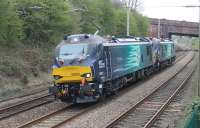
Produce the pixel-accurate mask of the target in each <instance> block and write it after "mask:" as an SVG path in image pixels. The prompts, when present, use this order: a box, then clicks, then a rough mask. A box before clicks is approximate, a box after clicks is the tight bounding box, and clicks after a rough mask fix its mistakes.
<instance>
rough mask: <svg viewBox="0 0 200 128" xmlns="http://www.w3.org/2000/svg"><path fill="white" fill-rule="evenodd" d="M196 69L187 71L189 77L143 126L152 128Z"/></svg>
mask: <svg viewBox="0 0 200 128" xmlns="http://www.w3.org/2000/svg"><path fill="white" fill-rule="evenodd" d="M194 69H195V68H193V70H192V71H190V72H189V73H187V75H186V76H187V77H186V78H185V79H184V80H183V81H182V82H181V84H180V85H179V87H178V88H177V89H176V90H175V91H174V93H173V94H172V95H171V96H170V97H169V98H168V99H167V101H166V102H165V103H164V104H163V105H162V106H161V108H160V109H159V110H158V111H157V112H156V113H155V114H154V115H153V117H152V118H151V119H150V120H149V121H148V122H147V123H146V124H145V126H144V127H143V128H150V127H151V126H152V125H153V123H154V122H155V121H156V119H158V118H159V116H160V115H161V113H162V112H163V111H164V110H165V109H166V108H167V107H168V105H169V104H170V103H171V102H172V100H173V98H174V97H175V96H176V95H177V94H178V93H179V91H180V90H181V89H182V88H183V86H184V85H185V83H186V82H187V81H188V80H189V79H190V78H191V76H192V74H193V73H194Z"/></svg>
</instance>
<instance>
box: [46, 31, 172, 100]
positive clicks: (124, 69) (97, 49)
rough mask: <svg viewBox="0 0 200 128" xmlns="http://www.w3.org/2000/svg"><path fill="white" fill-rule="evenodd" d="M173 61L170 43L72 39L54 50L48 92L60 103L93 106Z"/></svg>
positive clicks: (74, 36) (78, 37)
mask: <svg viewBox="0 0 200 128" xmlns="http://www.w3.org/2000/svg"><path fill="white" fill-rule="evenodd" d="M174 60H175V48H174V43H173V42H172V41H169V40H165V41H159V40H150V39H147V38H136V37H128V38H113V39H110V40H109V39H105V38H102V37H100V36H97V35H87V34H86V35H84V34H81V35H72V36H68V37H65V39H64V40H63V41H62V42H61V43H60V44H59V45H58V46H57V47H56V51H55V57H54V64H53V70H52V75H53V76H54V86H53V87H50V88H49V90H50V93H53V94H54V95H55V96H56V97H58V98H59V99H61V100H62V101H70V102H74V103H87V102H95V101H97V100H99V99H101V98H104V97H105V96H106V95H108V94H111V93H113V92H115V91H117V90H119V89H120V88H122V87H123V86H125V85H126V84H127V82H130V81H136V80H138V79H141V78H143V77H145V76H148V75H150V74H151V73H152V72H154V71H155V70H157V69H160V68H161V67H163V66H166V65H169V64H172V63H173V62H174Z"/></svg>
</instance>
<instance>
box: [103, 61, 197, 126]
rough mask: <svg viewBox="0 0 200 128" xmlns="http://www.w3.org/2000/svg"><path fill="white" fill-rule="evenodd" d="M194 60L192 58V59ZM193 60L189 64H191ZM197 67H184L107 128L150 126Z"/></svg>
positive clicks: (120, 115)
mask: <svg viewBox="0 0 200 128" xmlns="http://www.w3.org/2000/svg"><path fill="white" fill-rule="evenodd" d="M191 61H192V60H191ZM191 61H189V63H188V64H187V65H190V64H191V63H190V62H191ZM185 67H186V66H185ZM194 70H195V68H183V69H182V70H181V71H180V72H178V73H176V74H175V75H174V76H173V77H172V78H171V79H169V80H168V81H166V82H164V83H163V84H162V85H161V86H159V87H158V88H157V89H155V90H154V91H152V92H151V93H150V94H149V95H147V96H146V97H144V98H143V99H142V100H140V101H139V102H137V103H136V104H135V105H133V106H131V107H130V108H129V109H128V110H126V111H124V112H123V113H121V114H119V115H118V116H117V117H116V118H114V119H113V120H112V121H111V122H110V123H109V124H106V125H105V126H104V127H105V128H111V127H114V128H119V127H126V128H127V127H131V128H133V127H134V128H137V127H138V128H141V127H143V128H150V127H151V126H153V124H154V122H155V121H156V120H157V119H158V118H159V116H160V114H161V113H162V112H163V111H164V110H165V109H166V108H167V107H168V105H169V104H170V102H171V101H172V100H173V98H174V97H175V96H176V95H177V94H178V92H179V91H180V89H181V88H182V87H183V86H184V84H185V83H186V82H187V80H188V79H189V78H190V77H191V75H192V73H193V72H194Z"/></svg>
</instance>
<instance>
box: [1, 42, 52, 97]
mask: <svg viewBox="0 0 200 128" xmlns="http://www.w3.org/2000/svg"><path fill="white" fill-rule="evenodd" d="M53 50H54V47H52V48H41V47H40V48H33V47H30V46H26V45H22V44H20V45H16V46H12V47H8V46H4V45H1V46H0V55H1V56H0V100H1V99H4V98H8V97H10V96H16V95H19V94H21V93H22V92H24V91H27V90H30V89H34V88H37V87H39V86H40V84H41V83H46V82H48V81H51V76H50V70H51V68H50V67H51V65H52V55H53ZM43 86H44V85H43Z"/></svg>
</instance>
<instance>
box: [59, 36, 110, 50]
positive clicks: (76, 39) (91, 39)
mask: <svg viewBox="0 0 200 128" xmlns="http://www.w3.org/2000/svg"><path fill="white" fill-rule="evenodd" d="M104 42H107V41H106V40H105V39H104V38H102V37H100V36H98V35H90V34H77V35H71V36H65V37H64V39H63V40H62V41H61V42H60V43H59V44H58V46H57V48H58V47H61V46H63V45H66V44H78V43H91V44H100V43H104Z"/></svg>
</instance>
